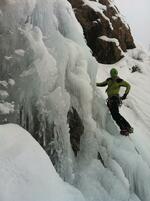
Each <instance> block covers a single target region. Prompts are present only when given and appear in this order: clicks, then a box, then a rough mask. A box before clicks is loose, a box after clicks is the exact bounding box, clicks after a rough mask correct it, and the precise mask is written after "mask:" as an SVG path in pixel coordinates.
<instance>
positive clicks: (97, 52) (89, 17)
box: [68, 0, 135, 64]
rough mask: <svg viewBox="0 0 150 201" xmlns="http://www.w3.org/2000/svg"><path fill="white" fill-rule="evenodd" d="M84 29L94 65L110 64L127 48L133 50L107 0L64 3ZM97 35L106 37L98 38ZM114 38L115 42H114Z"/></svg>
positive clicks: (125, 27) (126, 28) (127, 31)
mask: <svg viewBox="0 0 150 201" xmlns="http://www.w3.org/2000/svg"><path fill="white" fill-rule="evenodd" d="M68 1H69V2H70V3H71V5H72V7H73V9H74V12H75V15H76V17H77V19H78V21H79V22H80V24H81V26H82V27H83V30H84V35H85V38H86V40H87V44H88V46H89V47H90V49H91V50H92V53H93V56H95V58H96V59H97V61H98V62H100V63H104V64H113V63H115V62H117V61H119V60H120V59H121V58H122V57H123V53H124V52H126V51H127V49H132V48H135V44H134V41H133V37H132V35H131V32H130V28H129V26H128V25H127V24H126V23H125V22H124V20H123V18H122V17H121V15H120V13H119V11H118V9H117V8H116V6H115V5H114V4H113V3H112V2H111V1H109V0H99V3H98V2H97V1H96V0H68ZM101 36H106V37H107V38H106V39H105V40H104V39H101V38H100V37H101ZM114 39H117V40H118V41H117V43H116V40H114Z"/></svg>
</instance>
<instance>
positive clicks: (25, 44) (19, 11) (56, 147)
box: [0, 0, 150, 201]
mask: <svg viewBox="0 0 150 201" xmlns="http://www.w3.org/2000/svg"><path fill="white" fill-rule="evenodd" d="M84 3H85V4H88V5H90V7H93V6H94V7H93V9H97V11H98V12H101V14H102V15H103V17H106V16H104V14H103V11H104V7H101V5H100V4H98V1H96V2H92V1H84ZM0 5H1V4H0ZM97 5H99V6H98V7H97ZM1 10H2V12H3V16H2V17H1V18H0V25H1V27H4V28H5V29H4V33H3V35H2V37H3V40H2V45H1V46H0V52H4V54H3V55H2V58H5V56H9V55H12V57H13V62H6V59H8V58H5V59H4V61H2V67H3V68H2V70H3V69H4V72H3V73H6V72H5V70H6V69H7V70H8V72H10V76H9V77H13V76H11V72H13V75H14V77H13V79H12V78H11V79H12V80H11V81H10V80H8V81H0V86H1V87H2V90H5V89H3V88H7V87H11V86H14V88H15V89H13V88H11V90H9V88H8V91H10V92H11V94H13V95H14V96H15V100H16V102H15V105H14V107H17V108H18V111H20V116H19V117H18V116H17V115H18V113H17V112H18V111H15V112H16V113H15V115H16V116H17V117H18V118H20V119H19V120H20V121H21V124H22V125H23V126H26V124H27V123H26V120H27V117H28V121H29V122H28V124H29V125H28V129H29V130H31V131H32V132H33V130H34V126H35V125H34V123H35V122H34V117H35V116H34V112H37V114H38V115H37V116H36V118H38V120H39V122H38V123H39V125H38V126H39V130H38V131H39V133H38V135H39V136H43V141H42V143H43V145H44V146H45V147H46V145H47V144H48V143H49V142H48V143H47V140H49V138H50V137H51V136H50V135H53V141H51V142H50V143H49V144H48V145H47V147H46V148H47V149H50V151H51V152H53V151H55V152H56V159H55V161H54V162H55V168H56V170H57V172H58V173H59V175H60V176H61V178H62V179H63V180H65V181H66V183H65V182H63V181H62V179H60V177H59V176H58V174H57V173H56V171H55V169H54V167H53V166H52V163H51V162H50V160H49V157H48V156H47V155H46V154H45V152H44V151H43V149H42V148H41V147H40V146H39V145H38V144H37V143H36V142H35V141H34V140H33V139H32V137H31V136H30V135H29V134H28V133H27V132H26V131H24V130H23V129H21V128H20V127H18V126H16V125H5V126H0V131H1V140H0V157H1V160H0V161H1V163H0V175H1V181H0V196H1V197H0V198H1V199H0V200H2V201H9V200H11V201H12V199H13V200H15V201H20V200H22V201H26V200H29V201H30V200H31V201H34V200H36V201H38V200H39V201H41V200H42V201H49V200H50V201H59V200H60V201H74V200H77V201H80V200H81V201H82V200H83V201H127V200H129V201H149V200H150V195H149V186H150V159H149V152H150V145H149V144H150V143H149V129H150V126H149V119H150V115H149V114H150V107H149V94H150V89H149V85H150V81H149V77H150V70H149V65H150V58H149V56H148V55H147V53H146V52H145V51H144V50H143V49H142V48H141V47H139V48H137V49H134V50H131V51H129V52H127V53H126V54H125V57H124V58H123V59H122V60H121V61H120V62H118V63H116V64H114V65H102V64H98V63H97V62H96V60H95V59H94V58H93V57H92V54H91V51H90V49H89V48H88V47H87V44H86V41H85V38H84V34H83V30H82V28H81V26H80V24H79V23H78V21H77V19H76V18H75V15H74V12H73V10H72V7H71V6H70V4H69V2H68V1H66V0H45V1H42V0H37V1H33V0H32V1H29V0H22V1H21V2H20V1H19V0H15V1H6V5H5V8H4V7H3V6H2V8H1ZM4 11H5V12H4ZM110 27H111V25H110ZM2 31H3V29H2ZM6 32H7V33H9V34H8V35H6V34H5V33H6ZM8 39H9V40H8ZM102 39H103V40H106V41H108V42H114V43H116V45H117V46H118V44H119V43H118V41H116V39H114V38H107V37H106V36H103V37H102ZM118 47H119V46H118ZM22 50H23V51H22ZM16 53H17V55H16ZM9 59H10V58H9ZM7 63H9V65H8V64H7ZM133 66H138V68H139V69H140V70H141V71H140V72H139V71H136V72H134V73H133V72H132V67H133ZM112 67H116V68H117V69H118V71H119V76H120V77H122V78H123V79H125V80H127V81H129V83H131V86H132V90H131V93H130V94H129V96H128V99H127V100H125V101H124V103H123V106H122V108H121V113H122V114H123V116H125V118H126V119H127V120H128V121H129V122H130V123H131V125H133V127H134V130H135V131H134V133H133V134H132V135H131V136H130V137H124V136H121V135H120V134H119V130H118V128H117V126H116V125H115V123H114V121H113V120H112V118H111V116H110V114H109V111H108V108H107V106H106V103H105V99H106V98H107V97H106V94H105V92H104V89H103V88H102V89H101V88H96V86H95V82H96V75H97V81H103V80H105V79H106V78H107V77H108V76H109V71H110V69H111V68H112ZM97 68H98V74H97ZM14 72H15V73H14ZM15 90H16V91H15ZM121 93H123V91H122V92H121ZM8 94H9V93H8ZM16 94H17V95H16ZM9 95H10V94H9ZM8 98H10V96H9V97H8ZM12 105H13V104H12V103H11V101H10V103H8V102H4V101H2V102H1V103H0V111H1V113H3V114H8V113H10V112H11V109H12V111H13V110H14V107H13V106H12ZM72 107H74V108H75V109H76V110H77V112H78V114H79V115H80V118H81V120H82V123H83V125H84V134H83V135H82V137H81V143H80V151H79V152H78V155H77V157H75V156H74V154H73V151H72V148H71V144H70V133H69V125H68V122H67V114H68V111H69V110H70V109H71V108H72ZM20 108H21V109H22V110H21V109H20ZM34 110H35V111H34ZM21 115H22V116H21ZM1 118H3V115H1ZM17 120H18V119H17ZM47 124H48V127H51V126H52V125H53V127H54V128H53V132H52V133H50V132H49V131H48V132H47V127H46V125H47ZM47 136H48V137H47ZM47 138H48V139H47ZM51 144H52V146H51ZM51 147H52V148H51ZM98 153H99V154H98ZM6 180H8V182H7V183H6V182H4V181H6ZM69 183H70V184H72V185H73V186H74V187H72V186H70V185H69ZM31 187H32V188H31ZM58 192H59V193H58Z"/></svg>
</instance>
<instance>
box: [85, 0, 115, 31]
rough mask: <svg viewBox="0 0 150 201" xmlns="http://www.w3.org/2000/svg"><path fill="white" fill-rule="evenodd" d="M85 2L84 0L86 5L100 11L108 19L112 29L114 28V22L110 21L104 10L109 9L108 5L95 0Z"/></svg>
mask: <svg viewBox="0 0 150 201" xmlns="http://www.w3.org/2000/svg"><path fill="white" fill-rule="evenodd" d="M83 2H84V6H85V5H87V6H89V7H90V8H92V9H93V10H94V11H95V12H98V13H100V14H101V15H102V17H103V18H104V19H105V20H107V21H108V23H109V26H110V28H111V30H113V26H112V23H111V22H110V19H109V18H108V17H107V16H106V15H105V14H104V11H106V10H107V7H106V6H104V5H102V4H100V3H99V2H95V1H89V0H83Z"/></svg>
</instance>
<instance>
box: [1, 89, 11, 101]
mask: <svg viewBox="0 0 150 201" xmlns="http://www.w3.org/2000/svg"><path fill="white" fill-rule="evenodd" d="M8 96H9V94H8V92H7V91H5V90H0V99H3V100H4V99H6V98H7V97H8Z"/></svg>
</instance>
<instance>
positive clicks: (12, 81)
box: [8, 78, 15, 86]
mask: <svg viewBox="0 0 150 201" xmlns="http://www.w3.org/2000/svg"><path fill="white" fill-rule="evenodd" d="M8 84H9V85H11V86H14V85H15V80H13V79H11V78H10V79H9V80H8Z"/></svg>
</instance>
